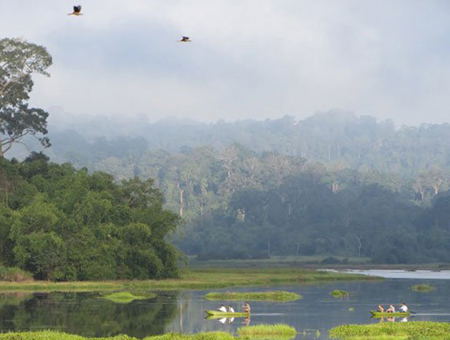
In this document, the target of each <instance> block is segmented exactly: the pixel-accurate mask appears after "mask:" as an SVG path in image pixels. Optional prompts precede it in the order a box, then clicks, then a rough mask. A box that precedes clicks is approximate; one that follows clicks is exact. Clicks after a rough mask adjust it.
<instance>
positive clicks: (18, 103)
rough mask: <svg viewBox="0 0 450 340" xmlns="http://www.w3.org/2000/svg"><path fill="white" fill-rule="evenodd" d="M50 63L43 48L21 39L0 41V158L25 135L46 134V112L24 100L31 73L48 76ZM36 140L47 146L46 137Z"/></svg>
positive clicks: (29, 89) (30, 82)
mask: <svg viewBox="0 0 450 340" xmlns="http://www.w3.org/2000/svg"><path fill="white" fill-rule="evenodd" d="M51 64H52V57H51V56H50V54H49V53H48V52H47V50H46V49H45V47H42V46H39V45H36V44H32V43H28V42H26V41H23V40H21V39H8V38H5V39H2V40H0V157H3V156H4V154H5V153H6V152H7V151H9V150H10V149H11V147H12V146H13V144H14V143H23V142H22V139H23V137H25V136H27V135H31V136H36V134H42V135H46V134H47V129H46V127H47V117H48V113H47V112H45V111H44V110H42V109H38V108H30V107H29V106H28V103H27V101H28V99H29V98H30V92H31V91H32V89H33V85H34V83H33V80H32V78H31V76H32V74H34V73H37V74H42V75H45V76H49V73H48V72H47V71H46V70H47V68H48V67H49V66H50V65H51ZM36 138H37V137H36ZM37 139H38V140H39V142H40V143H41V144H42V146H44V147H48V146H50V142H49V139H48V138H47V137H39V138H37Z"/></svg>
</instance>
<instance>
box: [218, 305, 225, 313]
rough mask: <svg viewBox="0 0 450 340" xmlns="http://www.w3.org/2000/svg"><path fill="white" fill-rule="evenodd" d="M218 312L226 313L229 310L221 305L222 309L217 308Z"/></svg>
mask: <svg viewBox="0 0 450 340" xmlns="http://www.w3.org/2000/svg"><path fill="white" fill-rule="evenodd" d="M217 310H218V311H219V312H224V313H226V312H227V308H226V307H225V306H224V305H220V307H219V308H217Z"/></svg>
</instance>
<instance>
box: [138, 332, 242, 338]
mask: <svg viewBox="0 0 450 340" xmlns="http://www.w3.org/2000/svg"><path fill="white" fill-rule="evenodd" d="M235 339H236V338H235V337H234V336H233V335H232V334H230V333H225V332H205V333H197V334H181V333H167V334H164V335H157V336H150V337H147V338H144V340H235Z"/></svg>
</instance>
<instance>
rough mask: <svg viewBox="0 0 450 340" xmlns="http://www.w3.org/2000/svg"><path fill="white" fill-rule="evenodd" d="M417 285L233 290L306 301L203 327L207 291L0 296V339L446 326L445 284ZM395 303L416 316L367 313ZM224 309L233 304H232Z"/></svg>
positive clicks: (319, 333)
mask: <svg viewBox="0 0 450 340" xmlns="http://www.w3.org/2000/svg"><path fill="white" fill-rule="evenodd" d="M418 283H423V279H421V280H405V279H388V280H386V281H382V282H337V283H330V284H327V285H320V286H313V285H308V286H300V285H296V286H285V287H280V286H276V287H269V286H268V287H253V288H248V287H247V288H239V289H238V288H235V289H233V291H241V292H248V291H272V290H274V289H277V290H287V291H291V292H294V293H298V294H302V295H303V299H302V300H297V301H292V302H287V303H275V302H262V301H261V302H253V303H252V314H251V320H250V317H249V318H235V319H234V320H231V319H226V320H221V321H218V320H205V310H211V309H215V308H216V307H217V302H214V301H208V300H206V299H205V298H204V295H205V294H206V293H208V292H210V291H182V292H178V293H177V292H158V297H157V298H154V299H148V300H136V301H133V302H131V303H129V304H115V303H113V302H111V301H108V300H104V299H99V298H98V296H99V294H92V293H51V294H42V293H39V294H0V331H35V330H41V329H57V330H61V331H64V332H67V333H72V334H80V335H83V336H91V337H106V336H114V335H117V334H128V335H130V336H134V337H136V338H140V339H142V338H144V337H145V336H148V335H156V334H163V333H166V332H170V331H171V332H182V333H197V332H206V331H225V332H230V333H234V334H236V331H237V329H238V328H239V327H245V326H247V325H249V324H251V325H258V324H276V323H284V324H287V325H290V326H292V327H294V328H295V329H296V330H297V332H298V335H297V339H327V338H328V337H327V335H328V331H329V330H330V329H331V328H333V327H336V326H339V325H341V324H369V323H378V322H407V321H408V320H414V321H416V320H417V321H444V322H449V321H450V312H449V311H448V309H447V306H448V305H449V304H450V280H429V281H427V283H429V284H432V285H433V286H435V287H436V289H435V290H434V291H432V292H430V293H427V294H423V293H420V292H414V291H412V290H411V289H410V287H411V286H412V285H415V284H418ZM333 289H342V290H346V291H348V292H349V293H350V297H349V298H347V299H335V298H333V297H332V296H330V295H329V292H330V291H331V290H333ZM226 290H230V289H229V288H228V289H226ZM226 290H224V291H226ZM241 302H243V301H237V302H233V303H235V304H236V303H239V304H241ZM400 302H406V303H407V304H408V306H409V307H410V310H411V311H412V312H415V313H416V314H413V315H412V316H411V318H410V319H404V318H400V317H396V318H395V319H394V318H389V319H388V318H384V319H381V320H380V319H371V318H370V313H369V311H370V310H374V309H376V306H378V305H379V304H385V305H388V304H398V303H400ZM223 303H224V304H230V301H223Z"/></svg>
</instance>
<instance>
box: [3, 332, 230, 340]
mask: <svg viewBox="0 0 450 340" xmlns="http://www.w3.org/2000/svg"><path fill="white" fill-rule="evenodd" d="M235 339H236V338H235V337H234V336H233V335H232V334H229V333H225V332H205V333H197V334H181V333H167V334H164V335H157V336H149V337H146V338H144V340H235ZM0 340H138V339H137V338H133V337H130V336H128V335H117V336H114V337H109V338H85V337H82V336H79V335H74V334H67V333H63V332H55V331H42V332H22V333H0Z"/></svg>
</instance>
